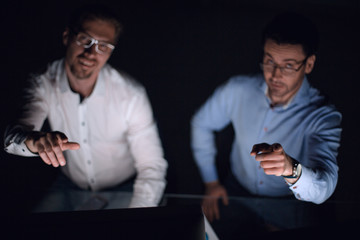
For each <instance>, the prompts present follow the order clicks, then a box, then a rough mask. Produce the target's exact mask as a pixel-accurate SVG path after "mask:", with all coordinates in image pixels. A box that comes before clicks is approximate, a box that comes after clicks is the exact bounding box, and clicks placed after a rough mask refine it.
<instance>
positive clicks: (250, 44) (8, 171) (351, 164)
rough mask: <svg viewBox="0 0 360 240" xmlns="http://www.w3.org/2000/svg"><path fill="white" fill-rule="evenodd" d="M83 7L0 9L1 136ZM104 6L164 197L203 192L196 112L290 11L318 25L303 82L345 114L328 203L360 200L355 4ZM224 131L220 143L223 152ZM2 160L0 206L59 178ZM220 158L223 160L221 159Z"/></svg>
mask: <svg viewBox="0 0 360 240" xmlns="http://www.w3.org/2000/svg"><path fill="white" fill-rule="evenodd" d="M85 2H86V3H88V2H96V1H75V0H72V1H70V0H61V1H58V0H56V1H46V2H42V1H41V2H40V1H5V2H2V4H1V26H2V28H1V32H2V34H1V45H0V46H1V51H0V53H1V60H2V61H1V62H2V63H1V72H0V73H1V75H0V76H1V81H2V86H1V95H0V96H1V99H0V103H1V112H2V116H1V123H0V126H1V133H3V131H4V129H5V126H6V125H7V124H8V123H10V122H11V121H13V120H14V118H15V116H16V114H17V111H18V109H19V107H20V101H19V99H20V98H21V95H22V88H23V86H24V83H25V80H26V79H27V78H28V76H29V74H30V73H34V72H37V71H39V70H41V69H43V68H44V67H45V66H46V65H47V64H48V63H49V62H50V61H53V60H56V59H59V58H61V57H63V54H64V48H63V46H62V32H63V30H64V27H65V24H66V21H67V17H68V14H69V12H70V11H71V10H72V9H73V8H75V7H78V6H80V5H81V4H83V3H85ZM101 2H103V3H108V4H109V5H111V6H112V7H113V9H115V10H116V11H117V12H118V13H119V15H120V16H121V19H122V22H123V24H124V27H125V28H124V33H123V35H122V36H121V39H120V42H119V44H118V45H117V47H116V50H115V51H114V53H113V55H112V57H111V58H110V60H109V62H110V64H111V65H113V66H114V67H116V68H119V69H122V70H124V71H125V72H127V73H129V74H130V75H132V76H133V77H135V78H136V79H137V80H138V81H139V82H141V83H142V84H143V85H145V87H146V89H147V91H148V95H149V97H150V100H151V103H152V106H153V110H154V115H155V118H156V120H157V123H158V127H159V131H160V135H161V139H162V142H163V146H164V150H165V155H166V159H167V160H168V163H169V169H168V175H167V180H168V185H167V189H166V191H167V192H171V193H192V194H200V193H202V187H203V186H202V182H201V179H200V177H199V173H198V170H197V168H196V166H195V164H194V161H193V158H192V155H191V151H190V146H189V140H190V138H189V122H190V118H191V116H192V115H193V114H194V112H195V111H196V109H197V108H198V107H199V106H200V105H201V104H202V103H203V102H204V101H205V100H206V98H207V97H209V95H210V94H211V93H212V92H213V91H214V89H215V87H216V86H218V85H219V84H221V83H223V82H224V81H226V80H227V79H228V78H229V77H230V76H233V75H236V74H247V73H255V72H258V71H259V69H258V63H259V61H260V59H261V45H260V36H261V30H262V27H263V26H264V25H265V24H266V23H267V22H268V21H269V20H270V19H271V18H272V17H273V16H274V15H275V14H276V13H278V12H281V11H283V10H297V11H298V12H300V13H304V14H305V15H307V16H308V17H309V18H311V19H312V20H313V21H314V22H315V23H316V24H317V26H318V28H319V32H320V47H319V52H318V56H317V61H316V65H315V69H314V71H313V72H312V73H311V74H310V76H309V78H310V82H311V84H312V85H313V86H315V87H317V88H318V89H320V90H321V91H322V92H323V93H324V94H326V95H328V96H329V97H330V99H331V101H332V103H334V104H335V105H336V106H337V108H338V109H339V111H340V112H341V113H342V114H343V122H342V127H343V132H342V140H341V147H340V149H339V156H338V164H339V167H340V170H339V181H338V186H337V189H336V191H335V193H334V194H333V196H332V197H331V199H332V200H350V201H359V200H360V194H359V192H360V191H359V187H358V181H359V180H358V178H359V172H360V164H359V161H360V158H359V157H358V150H359V149H358V147H359V140H358V137H359V136H360V132H359V126H358V125H359V124H360V121H359V120H360V117H359V116H360V115H359V114H358V113H357V112H358V110H359V102H360V101H359V93H358V92H359V90H358V89H359V82H360V79H359V75H358V71H359V68H360V64H359V58H360V57H359V43H360V41H359V40H360V39H359V26H358V22H359V21H358V20H359V17H358V16H359V6H360V4H359V1H356V0H332V1H327V0H313V1H310V0H307V1H300V0H297V1H285V0H284V1H281V0H277V1H262V0H252V1H250V0H246V1H235V0H233V1H220V0H193V1H129V0H128V1H110V0H108V1H101ZM229 133H231V130H229V129H227V130H226V131H225V135H224V136H225V137H224V136H219V138H218V143H219V144H220V145H222V147H223V148H224V149H225V150H226V149H228V148H229V144H230V140H229V138H228V136H227V135H229ZM230 135H231V134H230ZM225 152H226V151H225ZM220 155H221V154H220ZM0 157H1V159H0V171H1V172H0V176H1V189H2V190H3V191H2V194H1V197H2V200H4V199H5V200H7V201H6V202H7V204H14V205H15V206H16V207H17V208H20V209H22V208H27V207H28V206H30V205H31V204H33V203H34V202H35V201H36V200H37V199H38V198H39V196H41V193H42V190H43V189H44V188H46V187H47V186H49V184H50V183H51V181H52V180H53V177H54V175H55V174H56V173H57V172H56V170H55V169H53V168H52V167H49V166H46V165H45V164H44V163H42V162H41V160H39V159H38V158H22V157H17V156H12V155H9V154H7V153H5V152H4V151H3V150H1V155H0ZM219 158H221V159H222V161H225V159H226V155H223V156H219ZM225 165H226V164H225Z"/></svg>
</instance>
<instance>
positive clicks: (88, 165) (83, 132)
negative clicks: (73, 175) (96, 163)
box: [79, 100, 96, 188]
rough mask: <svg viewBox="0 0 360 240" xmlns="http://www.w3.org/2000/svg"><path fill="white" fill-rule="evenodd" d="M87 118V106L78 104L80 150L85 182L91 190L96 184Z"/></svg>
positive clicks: (84, 103)
mask: <svg viewBox="0 0 360 240" xmlns="http://www.w3.org/2000/svg"><path fill="white" fill-rule="evenodd" d="M86 116H87V105H86V100H85V101H84V102H83V103H82V104H80V107H79V129H80V139H81V141H82V144H81V148H82V150H83V154H84V158H83V161H84V165H85V169H86V173H87V180H88V183H89V185H90V186H91V188H93V185H95V184H96V179H95V174H94V168H93V162H92V156H91V149H90V146H89V128H88V124H87V121H86Z"/></svg>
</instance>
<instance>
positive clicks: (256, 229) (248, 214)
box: [33, 191, 360, 240]
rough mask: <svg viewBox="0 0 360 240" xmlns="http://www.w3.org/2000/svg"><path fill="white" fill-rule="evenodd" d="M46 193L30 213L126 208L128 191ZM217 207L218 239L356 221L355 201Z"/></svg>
mask: <svg viewBox="0 0 360 240" xmlns="http://www.w3.org/2000/svg"><path fill="white" fill-rule="evenodd" d="M50 195H51V197H50V198H47V199H46V201H43V202H40V203H39V205H37V206H36V208H35V209H34V210H33V212H34V213H39V212H59V211H83V210H101V209H125V208H127V206H128V204H129V202H130V199H131V196H132V193H129V192H117V191H109V192H106V191H105V192H98V193H91V192H85V191H67V192H61V193H58V192H53V194H50ZM202 199H203V196H201V195H191V194H172V193H166V194H164V196H163V199H162V201H161V204H160V206H179V207H180V208H181V207H184V206H187V205H188V206H194V205H197V206H200V205H201V201H202ZM59 205H60V208H59ZM63 205H66V206H63ZM62 207H64V208H62ZM219 208H220V219H218V220H214V221H212V222H210V226H211V230H212V231H214V232H215V234H216V235H217V237H218V239H247V238H254V237H255V236H258V237H260V236H261V237H262V236H268V235H269V234H270V235H274V236H277V237H279V238H281V237H280V236H283V237H284V238H283V239H287V238H286V236H289V231H290V232H291V233H290V235H291V234H295V233H296V235H297V236H303V235H304V236H305V237H306V236H307V234H312V235H314V234H319V236H322V237H325V236H327V235H332V234H338V233H339V232H349V231H352V230H354V226H355V228H356V226H357V225H358V224H359V223H360V221H359V219H360V205H359V204H358V203H357V202H344V201H341V202H338V201H327V202H325V203H323V204H320V205H317V204H313V203H309V202H303V201H299V200H296V199H289V198H260V197H259V198H255V197H230V198H229V205H227V206H224V205H223V204H222V202H221V201H219ZM359 226H360V225H359ZM281 234H282V235H281ZM290 239H291V238H290ZM210 240H211V239H210Z"/></svg>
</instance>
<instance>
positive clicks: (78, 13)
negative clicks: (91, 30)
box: [67, 4, 123, 43]
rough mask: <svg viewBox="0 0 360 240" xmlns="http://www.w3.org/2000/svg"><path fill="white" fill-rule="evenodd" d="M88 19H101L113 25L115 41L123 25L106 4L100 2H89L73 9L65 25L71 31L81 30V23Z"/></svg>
mask: <svg viewBox="0 0 360 240" xmlns="http://www.w3.org/2000/svg"><path fill="white" fill-rule="evenodd" d="M90 20H103V21H107V22H109V23H111V24H113V25H114V27H115V43H116V42H117V41H118V39H119V36H120V33H121V32H122V29H123V26H122V24H121V22H120V20H119V17H118V16H117V15H116V14H115V13H114V12H113V11H112V10H111V9H110V8H108V7H107V6H105V5H101V4H89V5H85V6H82V7H79V8H77V9H75V10H74V11H73V12H72V13H71V15H70V18H69V22H68V25H67V27H68V28H69V30H70V31H71V32H73V33H78V32H80V31H81V30H82V27H83V24H84V22H86V21H90Z"/></svg>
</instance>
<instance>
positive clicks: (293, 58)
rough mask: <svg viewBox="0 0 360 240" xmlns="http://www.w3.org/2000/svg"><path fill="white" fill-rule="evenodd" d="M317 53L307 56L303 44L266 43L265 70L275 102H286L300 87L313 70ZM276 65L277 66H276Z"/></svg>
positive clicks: (272, 98) (268, 41)
mask: <svg viewBox="0 0 360 240" xmlns="http://www.w3.org/2000/svg"><path fill="white" fill-rule="evenodd" d="M314 63H315V55H312V56H310V57H306V56H305V54H304V51H303V48H302V46H301V45H293V44H281V45H279V44H277V43H276V42H274V41H273V40H270V39H269V40H267V41H266V42H265V45H264V57H263V66H264V67H263V70H264V71H263V72H264V78H265V81H266V84H267V86H268V90H269V92H268V93H269V96H270V98H271V100H272V102H273V104H284V103H286V102H287V101H288V100H290V99H291V97H293V96H294V95H295V94H296V92H297V91H298V90H299V89H300V87H301V84H302V81H303V79H304V75H305V74H308V73H310V72H311V71H312V69H313V66H314ZM274 66H275V68H274Z"/></svg>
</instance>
